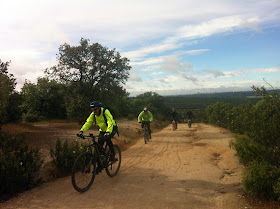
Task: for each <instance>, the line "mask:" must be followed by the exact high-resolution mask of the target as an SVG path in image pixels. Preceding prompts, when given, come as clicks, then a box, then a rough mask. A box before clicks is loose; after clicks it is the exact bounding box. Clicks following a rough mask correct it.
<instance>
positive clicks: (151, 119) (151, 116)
mask: <svg viewBox="0 0 280 209" xmlns="http://www.w3.org/2000/svg"><path fill="white" fill-rule="evenodd" d="M149 115H150V119H149V121H150V122H153V120H154V118H153V114H152V113H151V112H149Z"/></svg>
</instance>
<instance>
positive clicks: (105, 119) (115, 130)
mask: <svg viewBox="0 0 280 209" xmlns="http://www.w3.org/2000/svg"><path fill="white" fill-rule="evenodd" d="M106 110H109V112H110V113H111V115H112V116H113V119H114V120H115V118H114V114H113V111H111V109H110V108H108V107H103V110H102V109H101V111H103V112H102V114H103V117H104V121H105V123H106V124H107V118H106V116H105V111H106ZM94 117H95V116H94ZM94 121H95V123H96V119H95V120H94ZM115 122H116V125H115V126H114V127H113V131H114V132H115V133H117V134H118V136H120V135H119V130H118V124H117V121H116V120H115Z"/></svg>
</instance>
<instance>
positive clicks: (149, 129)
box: [147, 122, 152, 135]
mask: <svg viewBox="0 0 280 209" xmlns="http://www.w3.org/2000/svg"><path fill="white" fill-rule="evenodd" d="M147 126H148V131H149V135H151V133H152V130H151V125H150V123H149V122H148V123H147Z"/></svg>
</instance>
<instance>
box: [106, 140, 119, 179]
mask: <svg viewBox="0 0 280 209" xmlns="http://www.w3.org/2000/svg"><path fill="white" fill-rule="evenodd" d="M113 147H114V150H115V154H116V155H115V159H111V158H110V155H111V153H110V151H109V153H108V155H107V159H106V162H107V166H106V173H107V175H108V176H110V177H114V176H116V175H117V174H118V172H119V170H120V167H121V162H122V155H121V148H120V147H119V146H118V145H117V144H114V145H113ZM109 150H110V149H109Z"/></svg>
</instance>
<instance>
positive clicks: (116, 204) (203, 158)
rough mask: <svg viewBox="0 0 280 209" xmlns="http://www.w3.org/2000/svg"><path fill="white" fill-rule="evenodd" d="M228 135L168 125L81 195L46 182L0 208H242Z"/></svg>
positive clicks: (65, 181) (65, 182)
mask: <svg viewBox="0 0 280 209" xmlns="http://www.w3.org/2000/svg"><path fill="white" fill-rule="evenodd" d="M232 139H234V138H233V135H232V134H230V133H229V132H228V131H226V130H224V129H221V128H217V127H214V126H210V125H206V124H193V127H192V128H190V129H189V128H187V125H186V124H178V130H176V131H172V129H171V125H170V126H168V127H166V128H165V129H163V130H162V131H160V132H157V133H154V134H153V135H152V140H151V142H149V143H148V144H144V140H139V141H138V142H137V144H135V145H133V146H132V147H131V148H129V149H128V150H126V151H125V152H123V153H122V154H123V158H122V165H121V169H120V172H119V174H118V175H117V176H116V177H113V178H110V177H108V176H107V175H106V172H105V171H103V172H102V173H101V174H99V175H98V176H97V177H96V178H95V181H94V183H93V185H92V187H91V188H90V189H89V190H88V191H87V192H85V193H82V194H80V193H78V192H76V191H75V190H74V189H73V187H72V184H71V177H66V178H62V179H58V180H55V181H53V182H48V183H45V184H43V185H42V186H40V187H37V188H35V189H33V190H30V191H27V192H24V193H22V194H21V195H19V196H18V197H16V198H13V199H10V200H9V201H7V202H5V203H3V204H2V205H0V208H36V209H39V208H52V209H54V208H120V209H124V208H195V209H197V208H203V209H206V208H213V209H214V208H215V209H217V208H220V209H222V208H223V209H224V208H227V209H234V208H236V209H239V208H245V207H246V204H247V203H246V202H245V200H244V198H243V197H242V196H241V194H242V189H241V173H242V167H241V165H240V164H239V163H238V159H237V157H236V156H235V151H234V150H233V149H231V148H229V141H230V140H232Z"/></svg>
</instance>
